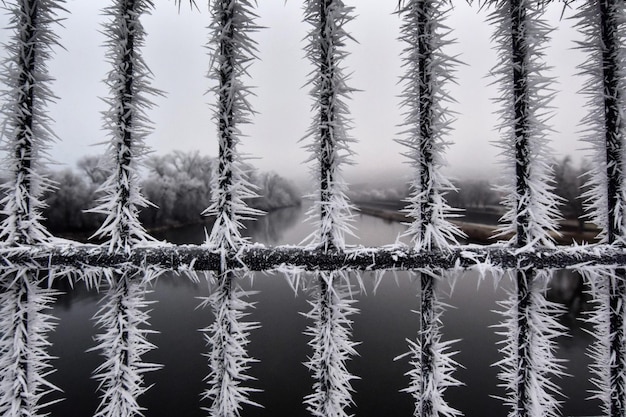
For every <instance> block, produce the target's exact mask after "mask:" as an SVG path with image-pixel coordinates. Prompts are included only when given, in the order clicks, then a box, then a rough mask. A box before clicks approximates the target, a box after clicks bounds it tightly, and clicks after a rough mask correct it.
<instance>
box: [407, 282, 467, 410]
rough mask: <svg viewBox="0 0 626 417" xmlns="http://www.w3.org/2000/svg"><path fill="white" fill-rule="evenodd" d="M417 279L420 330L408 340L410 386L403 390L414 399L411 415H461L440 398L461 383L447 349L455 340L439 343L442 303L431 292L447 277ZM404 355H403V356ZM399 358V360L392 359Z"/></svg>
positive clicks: (449, 351)
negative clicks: (418, 286)
mask: <svg viewBox="0 0 626 417" xmlns="http://www.w3.org/2000/svg"><path fill="white" fill-rule="evenodd" d="M439 275H440V276H437V277H433V276H432V273H431V274H423V275H422V276H421V303H422V310H421V312H420V322H421V328H420V332H419V336H418V338H417V339H415V340H409V339H407V341H408V342H409V352H408V354H407V355H408V356H409V357H410V364H411V366H413V369H411V370H410V371H408V372H407V374H406V375H407V376H408V377H409V378H410V385H409V387H408V388H405V389H404V390H403V391H404V392H407V393H409V394H411V395H412V396H413V398H414V400H415V415H419V416H423V417H426V416H441V417H455V416H460V415H462V413H461V412H460V411H458V410H456V409H454V408H452V407H450V405H449V404H448V403H447V402H446V401H445V399H444V398H443V395H444V393H445V391H446V390H447V389H448V388H449V387H453V386H459V385H461V383H460V382H459V381H458V380H456V379H455V378H454V377H453V376H452V374H453V373H454V371H455V370H456V369H457V368H458V366H459V364H458V363H457V362H456V361H455V360H454V359H452V357H453V356H454V355H455V354H456V352H453V351H451V350H450V348H451V346H452V345H453V344H454V342H455V341H447V342H446V341H443V340H442V329H441V328H442V324H441V317H442V315H443V313H444V308H443V305H442V303H441V302H440V301H439V297H438V295H437V292H436V291H435V285H434V284H435V282H438V281H439V279H441V278H447V275H448V274H439ZM403 356H404V355H403ZM396 359H399V358H396Z"/></svg>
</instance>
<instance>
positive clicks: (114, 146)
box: [91, 0, 159, 417]
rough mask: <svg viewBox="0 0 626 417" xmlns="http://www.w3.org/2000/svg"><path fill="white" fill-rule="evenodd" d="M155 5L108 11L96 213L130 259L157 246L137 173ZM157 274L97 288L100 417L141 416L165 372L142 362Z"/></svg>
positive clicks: (108, 242)
mask: <svg viewBox="0 0 626 417" xmlns="http://www.w3.org/2000/svg"><path fill="white" fill-rule="evenodd" d="M153 7H154V6H153V3H152V1H151V0H114V1H113V3H112V4H111V5H110V6H108V7H106V8H105V9H104V15H105V16H106V17H107V19H108V21H107V22H106V23H105V24H104V33H105V35H106V43H105V46H106V47H107V54H106V57H107V60H108V61H109V63H110V64H111V65H112V67H113V68H112V69H111V71H110V72H109V74H108V76H107V78H106V80H105V82H106V84H107V85H108V87H109V89H110V96H109V97H108V98H107V99H106V100H105V101H106V103H107V104H108V105H109V109H108V110H107V111H105V113H104V126H105V128H106V129H107V130H108V131H109V133H110V137H111V140H110V142H109V147H108V157H107V158H108V164H109V165H110V168H109V169H110V172H111V175H110V176H109V178H108V179H107V180H106V181H105V182H104V183H103V184H102V186H101V187H100V193H101V194H102V197H101V198H100V200H99V202H100V204H99V205H98V206H97V207H95V208H94V209H92V210H91V211H92V212H94V213H100V214H103V215H105V216H106V219H105V220H104V222H103V224H102V226H101V227H100V229H98V231H97V232H96V233H95V236H97V237H100V238H103V239H105V243H104V244H103V245H104V246H105V247H107V248H108V251H109V252H110V253H122V254H129V253H130V251H131V249H132V248H133V247H134V246H136V245H138V244H142V243H146V242H149V241H151V240H152V239H151V238H150V236H149V235H148V234H147V233H146V231H145V230H144V228H143V226H142V225H141V223H140V222H139V219H138V212H139V209H140V208H141V207H145V206H146V205H147V204H148V203H147V201H146V200H145V199H144V198H143V196H142V195H141V193H140V190H139V179H138V176H137V169H138V164H139V162H140V158H141V156H142V155H144V154H145V152H146V145H145V143H144V140H145V137H146V136H147V134H148V133H149V130H150V128H149V120H148V118H147V115H146V110H147V109H149V108H150V107H151V105H152V103H151V101H150V100H149V96H150V95H155V94H159V92H158V91H156V90H154V89H153V88H152V87H150V77H151V73H150V71H149V69H148V68H147V66H146V64H145V62H144V60H143V58H142V56H141V54H140V50H141V47H142V46H143V44H144V38H145V33H144V29H143V26H142V24H141V21H140V18H141V16H142V15H144V14H146V13H149V12H150V10H151V9H152V8H153ZM154 276H155V273H153V272H151V271H146V270H142V269H141V268H137V267H134V266H130V265H129V266H128V267H127V268H122V269H121V270H115V271H112V270H105V271H104V272H103V273H102V274H101V275H100V276H99V280H98V282H96V283H95V285H99V284H100V283H101V282H102V283H104V284H106V285H107V290H106V293H105V295H104V299H103V302H102V305H101V307H100V310H99V311H98V312H97V314H96V317H95V320H96V323H97V325H98V326H99V327H100V328H101V329H102V330H103V333H101V334H98V335H97V336H96V342H97V343H98V344H97V346H96V347H95V348H94V350H98V351H100V352H101V354H102V356H103V357H104V362H103V363H102V365H101V366H99V367H98V368H97V369H96V371H95V378H96V379H97V380H98V381H99V382H100V385H99V388H100V390H101V402H100V405H99V407H98V410H97V412H96V416H98V417H105V416H108V417H113V416H115V417H134V416H137V415H140V414H141V411H142V408H141V407H140V406H139V404H138V402H137V398H138V396H139V395H141V394H142V393H143V392H145V390H146V389H147V387H145V385H144V382H143V374H144V373H145V372H147V371H150V370H153V369H156V368H158V366H157V365H154V364H148V363H144V362H143V361H142V359H141V356H142V355H143V354H144V353H145V352H147V351H149V350H150V349H152V348H153V346H152V345H151V344H150V343H149V342H148V341H147V339H146V334H147V333H149V332H150V331H149V330H146V329H145V328H144V326H147V324H148V313H147V312H146V307H147V304H148V303H147V302H146V301H145V299H144V297H145V293H146V288H145V286H146V283H147V282H149V281H150V280H151V279H152V278H154Z"/></svg>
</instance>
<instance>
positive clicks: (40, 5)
mask: <svg viewBox="0 0 626 417" xmlns="http://www.w3.org/2000/svg"><path fill="white" fill-rule="evenodd" d="M3 3H4V2H3ZM62 4H63V1H61V0H60V1H48V0H17V1H7V2H6V4H5V6H6V7H7V10H8V12H9V14H10V16H11V20H10V27H11V29H12V31H13V36H12V40H11V41H10V43H9V44H8V45H4V47H5V48H6V50H7V52H8V58H7V59H6V60H5V61H4V62H3V66H2V82H3V84H4V91H3V94H2V99H3V103H2V108H1V113H2V118H3V120H2V140H3V145H2V150H3V151H4V152H6V158H5V164H4V166H5V167H6V168H7V172H8V174H9V178H8V180H7V182H6V183H5V184H4V185H3V191H4V192H5V193H6V195H5V197H4V198H3V200H2V202H1V204H2V205H3V210H2V214H4V216H6V217H5V218H4V219H3V221H2V223H1V224H0V239H2V241H3V243H2V244H3V245H6V246H18V245H22V244H26V245H28V244H45V243H46V242H48V241H49V240H50V235H49V234H48V232H47V231H46V230H45V228H44V227H43V226H42V225H41V220H42V218H41V209H42V207H43V201H42V200H41V196H42V194H43V192H44V191H45V190H46V189H49V188H50V186H51V184H50V182H49V181H48V180H47V179H46V178H45V177H44V176H43V174H42V173H43V172H44V171H45V165H46V161H47V155H46V151H47V148H48V144H49V143H50V142H51V141H52V140H53V139H54V133H53V132H52V130H51V127H50V123H51V120H50V118H49V117H48V115H47V112H46V106H47V104H48V103H50V102H51V101H53V100H54V98H55V97H54V95H53V93H52V91H51V89H50V83H51V81H52V79H51V77H50V75H49V74H48V70H47V61H48V59H49V58H50V57H51V55H52V47H54V46H57V45H58V42H57V36H56V35H55V34H54V32H53V31H52V28H53V26H55V25H56V23H57V22H58V16H57V13H58V12H59V11H62V8H61V5H62ZM44 275H45V274H44V273H41V274H40V273H39V271H37V269H35V268H33V267H31V268H29V267H28V266H26V267H23V268H10V267H9V268H4V270H3V271H2V272H1V273H0V414H1V415H2V416H6V417H18V416H19V417H36V416H40V415H43V413H42V412H41V409H42V408H43V407H44V406H45V404H42V402H41V400H42V397H44V395H46V394H48V393H50V392H51V391H54V390H58V388H56V387H54V386H52V385H51V384H50V383H48V382H47V381H46V380H45V377H46V376H47V375H48V373H49V372H50V371H51V370H50V365H49V364H48V360H49V359H50V356H49V355H48V354H47V353H46V347H47V346H48V345H49V342H48V341H47V339H46V333H47V332H48V331H50V330H51V329H52V328H53V324H52V323H53V318H52V317H51V316H49V315H47V314H45V313H44V311H45V310H47V309H49V308H50V306H51V305H52V303H53V301H54V296H55V295H56V293H55V292H54V291H51V290H49V289H43V288H42V287H40V284H41V281H43V280H44V279H45V278H44Z"/></svg>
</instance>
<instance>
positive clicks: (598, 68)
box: [575, 0, 626, 416]
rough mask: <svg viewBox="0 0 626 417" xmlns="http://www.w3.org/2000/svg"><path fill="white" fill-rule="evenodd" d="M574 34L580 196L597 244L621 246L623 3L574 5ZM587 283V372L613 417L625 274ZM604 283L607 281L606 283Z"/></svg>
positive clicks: (624, 361)
mask: <svg viewBox="0 0 626 417" xmlns="http://www.w3.org/2000/svg"><path fill="white" fill-rule="evenodd" d="M575 18H576V19H577V20H578V23H577V27H578V30H579V31H580V32H581V33H582V34H583V36H584V38H583V40H582V41H581V42H580V48H581V49H582V50H583V51H585V52H586V53H587V56H588V58H587V61H586V62H584V63H583V64H582V65H581V66H580V69H581V72H582V75H584V76H585V77H586V78H587V82H586V84H585V86H584V89H583V92H584V93H585V94H586V95H587V97H588V105H587V108H588V109H589V112H588V114H587V115H586V117H585V119H584V120H583V124H584V127H585V135H586V137H585V140H586V141H587V142H588V143H589V144H590V148H591V150H592V152H593V153H594V155H593V160H592V163H591V164H590V166H591V167H592V168H591V172H590V173H589V176H588V177H589V182H588V189H589V191H588V192H587V193H585V196H584V197H585V198H586V204H587V208H588V209H589V211H590V215H591V216H590V217H591V219H592V220H593V221H594V222H595V223H596V224H597V225H598V227H599V228H600V230H601V232H600V234H599V238H600V240H601V242H603V243H608V244H613V245H619V246H623V245H624V244H625V243H626V239H625V236H626V234H625V232H624V206H625V200H626V187H625V184H624V174H625V173H626V170H625V169H624V163H625V159H624V150H625V147H624V122H623V108H624V104H625V103H624V92H625V91H624V88H625V84H624V63H625V60H624V51H623V45H624V43H625V42H626V36H625V34H624V28H623V26H624V21H625V19H626V9H625V5H624V2H622V1H612V0H593V1H589V2H585V3H584V4H583V5H581V6H579V9H578V14H577V16H576V17H575ZM582 272H583V274H584V275H585V276H586V277H587V278H588V279H589V280H590V281H591V280H592V279H591V278H592V277H594V278H597V279H598V280H599V281H600V282H602V284H600V285H598V286H597V287H596V290H595V291H592V295H593V296H594V299H595V301H596V303H597V313H596V315H595V316H594V317H592V318H591V319H590V321H591V322H592V323H593V324H594V325H595V327H596V331H597V337H604V338H605V339H598V341H597V343H596V345H595V346H594V347H593V348H592V349H591V351H590V356H591V358H592V359H593V360H594V364H593V365H592V366H591V367H592V372H594V373H595V374H596V375H597V377H596V378H594V380H593V382H594V383H595V385H596V387H597V390H596V391H595V392H594V397H596V398H598V399H600V400H601V401H602V407H603V409H604V410H605V412H606V413H607V414H609V415H612V416H618V415H624V414H625V413H626V376H625V374H626V344H625V331H624V321H625V316H624V310H623V307H622V306H623V303H624V299H625V297H626V282H625V280H626V271H625V270H624V269H623V268H618V269H605V270H602V269H598V268H594V269H590V270H583V271H582ZM607 281H608V282H607Z"/></svg>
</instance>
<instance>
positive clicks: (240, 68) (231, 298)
mask: <svg viewBox="0 0 626 417" xmlns="http://www.w3.org/2000/svg"><path fill="white" fill-rule="evenodd" d="M211 14H212V21H211V25H210V30H211V31H212V35H211V40H210V42H211V45H210V46H209V47H210V48H211V49H212V51H213V65H214V67H213V70H212V72H211V73H210V78H212V79H213V80H215V82H216V86H215V87H214V89H213V92H214V93H215V95H216V98H217V103H216V105H215V119H216V122H217V127H218V141H219V155H218V167H217V170H218V171H217V174H216V175H214V178H215V179H214V181H215V183H214V185H213V199H212V203H211V206H210V207H209V208H208V209H207V210H205V212H204V214H206V215H210V216H215V223H214V225H213V229H212V230H211V234H210V236H209V237H208V239H207V242H206V244H207V245H209V246H211V247H213V248H216V249H218V250H220V251H221V252H222V254H223V262H222V264H221V266H220V270H219V272H218V273H217V274H216V283H215V286H214V288H213V290H212V293H211V296H210V297H208V298H207V299H206V300H205V301H204V302H203V306H204V305H210V306H211V307H212V309H213V313H214V315H215V320H214V322H213V323H212V324H211V325H210V326H209V327H207V328H205V329H203V330H202V331H203V332H204V334H205V340H206V342H207V345H208V346H209V349H210V352H209V355H208V356H209V366H210V375H209V377H208V378H207V381H208V384H209V386H208V388H207V389H206V390H205V391H204V394H203V398H204V399H208V400H210V401H211V405H210V407H208V408H206V411H207V412H208V414H209V415H210V416H213V417H233V416H239V414H240V411H241V408H242V406H243V404H252V405H254V404H255V403H254V402H252V401H251V400H250V399H249V394H250V393H251V392H252V391H254V389H252V388H249V387H246V386H245V385H244V383H245V382H246V381H249V380H251V379H252V378H251V377H250V376H249V375H247V370H248V368H249V364H250V363H251V362H252V361H253V359H252V358H250V357H249V356H248V353H247V347H246V345H247V344H248V335H249V332H250V330H252V329H254V328H255V327H256V326H257V324H256V323H250V322H243V321H242V320H243V318H244V317H245V315H246V314H245V312H244V310H245V309H247V308H249V307H250V303H248V302H247V301H245V297H246V296H247V295H248V294H247V293H246V292H245V291H243V290H242V289H241V288H240V287H239V284H238V283H237V281H238V280H239V279H241V278H243V277H244V276H245V273H241V272H238V273H235V272H233V271H231V270H229V269H228V268H227V266H226V258H225V256H226V253H227V252H228V251H232V250H235V251H236V250H237V249H238V248H240V247H241V245H242V244H243V243H244V242H245V239H244V238H243V237H242V236H241V228H242V225H241V220H243V219H246V218H250V217H251V216H253V215H255V214H258V212H257V211H256V210H253V209H251V208H249V207H248V206H247V205H246V203H245V202H244V199H245V198H250V197H253V196H254V195H255V194H254V192H252V186H251V185H250V184H249V182H248V180H247V175H246V173H245V172H244V165H243V161H242V158H241V156H240V155H239V153H238V152H237V145H238V144H239V143H240V135H241V133H240V130H239V129H240V125H241V124H243V123H247V122H248V118H249V116H250V113H251V106H250V104H249V102H248V99H247V96H248V93H249V90H248V88H247V87H246V86H245V85H244V84H243V82H242V79H243V77H245V76H247V73H246V68H247V66H248V65H249V63H250V61H251V60H252V59H254V58H255V53H256V48H255V42H254V41H253V40H252V39H251V37H250V34H251V33H252V32H254V31H256V30H257V29H258V27H257V26H256V25H255V24H254V17H255V14H254V12H253V5H252V3H251V2H250V1H247V0H215V1H213V4H212V8H211Z"/></svg>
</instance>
